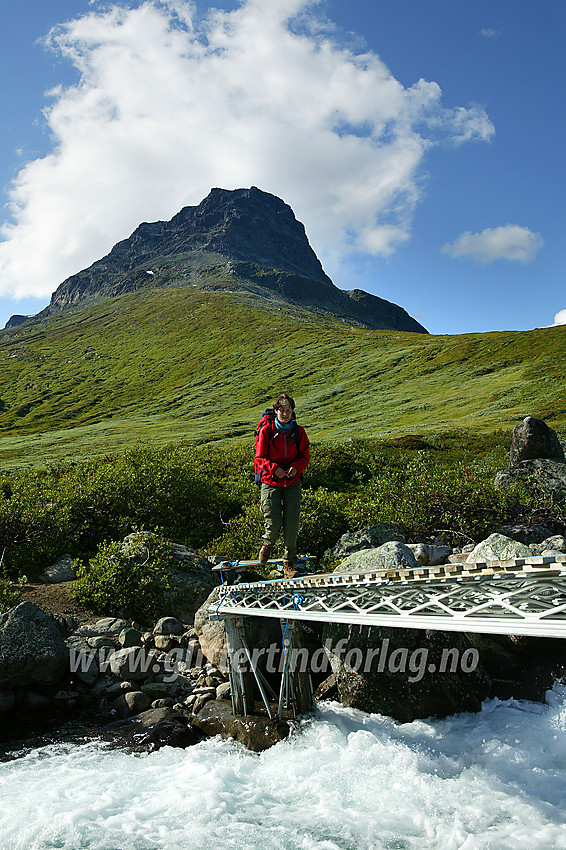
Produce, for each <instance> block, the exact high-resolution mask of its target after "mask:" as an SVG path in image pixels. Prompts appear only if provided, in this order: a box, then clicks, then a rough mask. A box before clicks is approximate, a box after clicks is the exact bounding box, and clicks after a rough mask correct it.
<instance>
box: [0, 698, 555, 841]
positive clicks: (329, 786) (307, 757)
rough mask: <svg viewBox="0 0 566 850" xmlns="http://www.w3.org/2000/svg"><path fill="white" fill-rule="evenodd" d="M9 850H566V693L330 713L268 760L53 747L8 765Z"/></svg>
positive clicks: (204, 749)
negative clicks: (429, 712) (430, 711)
mask: <svg viewBox="0 0 566 850" xmlns="http://www.w3.org/2000/svg"><path fill="white" fill-rule="evenodd" d="M0 846H1V848H2V850H8V848H9V849H10V850H40V849H41V850H47V848H49V850H55V848H61V850H82V849H83V848H85V850H86V849H87V848H88V850H161V848H163V850H197V848H198V850H200V848H207V850H208V848H210V850H213V848H219V850H232V848H233V849H234V850H236V848H237V850H295V848H297V850H365V849H366V848H367V850H370V848H371V850H381V848H384V850H385V848H387V850H409V848H411V850H413V848H419V850H426V849H427V848H438V850H440V848H442V850H480V848H481V850H488V848H490V850H512V848H513V850H514V849H515V848H529V850H533V848H545V850H549V848H566V688H564V687H561V686H558V685H557V686H555V689H554V690H553V691H552V692H549V694H548V698H547V704H546V705H540V704H536V703H531V702H517V701H514V700H507V701H505V702H502V701H499V700H489V701H487V702H486V703H485V704H484V706H483V708H482V711H481V712H480V713H479V714H459V715H455V716H454V717H451V718H448V719H446V720H425V721H415V722H413V723H407V724H400V723H397V722H395V721H393V720H391V719H390V718H387V717H383V716H381V715H375V714H373V715H369V714H364V713H362V712H360V711H355V710H352V709H347V708H343V707H342V706H340V705H338V704H336V703H323V704H322V705H321V706H320V707H319V711H318V713H317V716H316V717H315V718H314V719H310V720H305V721H303V722H302V723H301V724H300V726H299V728H297V729H296V730H295V731H294V733H293V735H292V736H291V737H290V738H289V739H287V740H286V741H283V742H282V743H279V744H277V746H275V747H273V748H272V749H270V750H267V751H266V752H264V753H262V754H261V755H256V754H253V753H250V752H248V751H246V750H245V749H243V748H242V747H240V746H239V745H237V744H234V743H232V742H226V741H221V740H220V739H218V738H215V739H210V740H208V741H205V742H203V743H201V744H197V745H196V746H193V747H189V748H187V749H186V750H183V749H173V748H170V747H165V748H163V749H161V750H159V751H157V752H154V753H150V754H139V753H138V754H134V753H131V752H128V751H125V750H120V749H116V748H113V747H110V746H108V745H106V744H101V743H100V742H90V743H85V744H53V745H49V746H44V747H41V748H39V749H36V750H33V751H32V752H30V753H28V754H27V755H24V756H23V757H21V758H18V759H15V760H13V761H8V762H5V763H3V764H1V765H0Z"/></svg>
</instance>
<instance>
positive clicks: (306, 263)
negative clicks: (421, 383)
mask: <svg viewBox="0 0 566 850" xmlns="http://www.w3.org/2000/svg"><path fill="white" fill-rule="evenodd" d="M167 285H175V286H178V285H189V286H195V287H199V288H201V289H223V290H228V291H233V292H244V293H247V294H248V295H250V294H251V295H252V296H254V297H256V298H258V297H259V298H261V297H263V298H268V299H273V298H276V299H279V300H283V301H288V302H290V303H292V304H298V305H300V306H303V307H311V308H316V309H318V310H322V311H323V312H326V313H330V314H332V315H333V316H337V317H339V318H342V319H344V320H347V321H351V322H354V323H357V324H360V325H363V326H366V327H369V328H387V329H393V330H400V331H412V332H416V333H427V331H426V329H425V328H424V327H423V326H422V325H420V324H419V323H418V322H417V321H416V320H415V319H413V318H412V317H411V316H410V315H409V314H408V313H407V312H406V311H405V310H404V309H403V308H402V307H399V306H398V305H396V304H393V303H391V302H389V301H386V300H384V299H382V298H378V297H377V296H374V295H371V294H369V293H367V292H364V291H363V290H359V289H355V290H353V291H343V290H340V289H338V287H336V286H335V285H334V284H333V283H332V281H331V280H330V278H329V277H328V276H327V275H326V274H325V272H324V270H323V268H322V265H321V263H320V261H319V259H318V257H317V256H316V254H315V252H314V251H313V249H312V248H311V246H310V244H309V242H308V239H307V235H306V232H305V228H304V226H303V224H302V223H301V222H299V221H298V220H297V219H296V218H295V215H294V213H293V210H292V209H291V207H290V206H289V205H288V204H286V203H285V202H284V201H282V200H281V199H280V198H277V197H276V196H275V195H272V194H270V193H268V192H263V191H262V190H260V189H258V188H256V187H255V186H252V187H251V188H250V189H236V190H226V189H218V188H215V189H212V190H211V192H210V194H209V195H208V196H207V197H206V198H205V199H204V200H203V201H202V202H201V203H200V204H198V206H194V207H190V206H187V207H184V208H183V209H182V210H181V211H180V212H179V213H177V214H176V215H175V216H173V218H172V219H171V220H170V221H156V222H150V223H148V222H144V223H143V224H140V225H139V227H137V228H136V230H135V231H134V233H133V234H132V235H131V236H130V237H129V238H127V239H124V240H123V241H121V242H119V243H117V244H116V245H115V246H114V247H113V248H112V250H111V251H110V253H109V254H108V255H107V256H106V257H103V258H102V259H100V260H98V261H96V262H95V263H93V264H92V265H91V266H89V267H88V268H87V269H84V270H82V271H80V272H78V273H77V274H75V275H72V276H71V277H69V278H67V280H65V281H64V282H63V283H62V284H61V285H60V286H59V287H58V288H57V290H56V291H55V292H54V293H53V296H52V298H51V303H50V304H49V306H48V307H46V308H45V310H43V311H42V312H41V313H40V314H38V315H39V317H41V318H47V317H49V316H51V315H53V314H55V313H58V312H59V311H61V310H65V309H68V308H69V307H74V306H86V305H87V304H88V303H89V302H91V301H93V300H97V299H99V298H101V297H114V296H117V295H121V294H123V293H126V292H132V291H135V290H138V289H147V288H156V287H161V286H167ZM21 320H22V319H21V317H12V319H10V320H9V322H8V324H7V327H14V326H16V325H17V324H19V323H20V321H21Z"/></svg>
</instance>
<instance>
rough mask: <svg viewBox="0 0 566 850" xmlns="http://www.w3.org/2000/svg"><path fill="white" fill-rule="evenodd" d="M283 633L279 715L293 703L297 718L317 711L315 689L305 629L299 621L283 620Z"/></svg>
mask: <svg viewBox="0 0 566 850" xmlns="http://www.w3.org/2000/svg"><path fill="white" fill-rule="evenodd" d="M281 629H282V631H283V673H282V676H281V690H280V692H279V708H278V715H279V717H281V713H282V710H283V705H284V704H288V703H289V702H291V703H292V705H293V708H294V712H295V717H297V716H298V715H299V714H310V713H311V712H312V711H314V709H315V702H314V696H313V687H312V680H311V674H310V670H309V669H308V653H307V650H306V648H305V647H303V646H302V634H303V629H302V626H301V624H300V622H298V621H297V620H281Z"/></svg>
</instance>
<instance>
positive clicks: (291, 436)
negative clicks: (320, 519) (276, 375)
mask: <svg viewBox="0 0 566 850" xmlns="http://www.w3.org/2000/svg"><path fill="white" fill-rule="evenodd" d="M309 460H310V446H309V439H308V437H307V435H306V432H305V429H304V428H303V427H302V426H301V425H299V424H298V423H297V420H296V418H295V401H294V399H292V398H291V396H290V395H289V394H288V393H281V395H279V396H277V398H276V399H275V402H274V403H273V411H266V412H265V413H264V415H263V417H262V418H261V420H260V423H259V426H258V434H257V441H256V453H255V470H256V474H258V475H259V476H260V477H261V512H262V514H263V518H264V521H265V533H264V535H263V538H262V543H263V545H262V547H261V549H260V550H259V561H260V563H261V564H266V563H267V561H268V559H269V556H270V554H271V550H272V549H273V545H274V544H275V541H276V540H277V535H278V534H279V532H280V530H281V528H283V543H284V550H283V575H284V576H285V578H293V577H294V576H296V575H297V571H296V569H295V567H294V564H295V560H296V557H297V534H298V531H299V512H300V506H301V475H302V473H303V472H304V471H305V469H306V468H307V465H308V462H309Z"/></svg>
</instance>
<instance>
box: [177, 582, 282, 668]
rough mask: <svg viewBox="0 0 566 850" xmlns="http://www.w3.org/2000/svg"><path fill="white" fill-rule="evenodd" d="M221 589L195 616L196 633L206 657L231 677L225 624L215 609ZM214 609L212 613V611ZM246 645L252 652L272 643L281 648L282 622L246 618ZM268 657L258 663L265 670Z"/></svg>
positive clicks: (215, 592)
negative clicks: (256, 648) (216, 614)
mask: <svg viewBox="0 0 566 850" xmlns="http://www.w3.org/2000/svg"><path fill="white" fill-rule="evenodd" d="M220 593H221V588H220V587H217V588H215V589H214V590H213V592H212V593H211V594H210V596H209V597H208V599H207V600H206V601H205V602H204V603H203V605H202V606H201V607H200V608H199V610H198V611H197V612H196V614H195V625H194V628H195V632H196V634H197V637H198V640H199V644H200V647H201V649H202V652H203V654H204V656H205V657H206V658H207V659H208V660H209V661H210V662H211V663H212V664H213V665H214V666H215V667H217V668H218V670H220V671H221V673H222V674H223V675H224V676H227V675H228V666H227V648H226V630H225V628H224V621H223V620H221V619H218V617H216V616H215V614H214V609H215V608H216V607H217V606H218V602H219V599H220ZM209 608H212V614H211V613H210V611H209ZM244 630H245V639H246V643H247V645H248V647H249V649H250V651H251V652H253V650H254V647H258V648H260V649H261V648H265V649H267V648H269V647H270V646H271V645H272V644H277V646H278V647H279V646H280V645H281V626H280V623H279V620H276V619H273V618H272V617H247V618H246V619H245V620H244ZM264 663H265V657H263V656H262V658H261V659H260V660H259V662H258V665H259V667H260V669H262V671H263V667H264Z"/></svg>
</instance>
